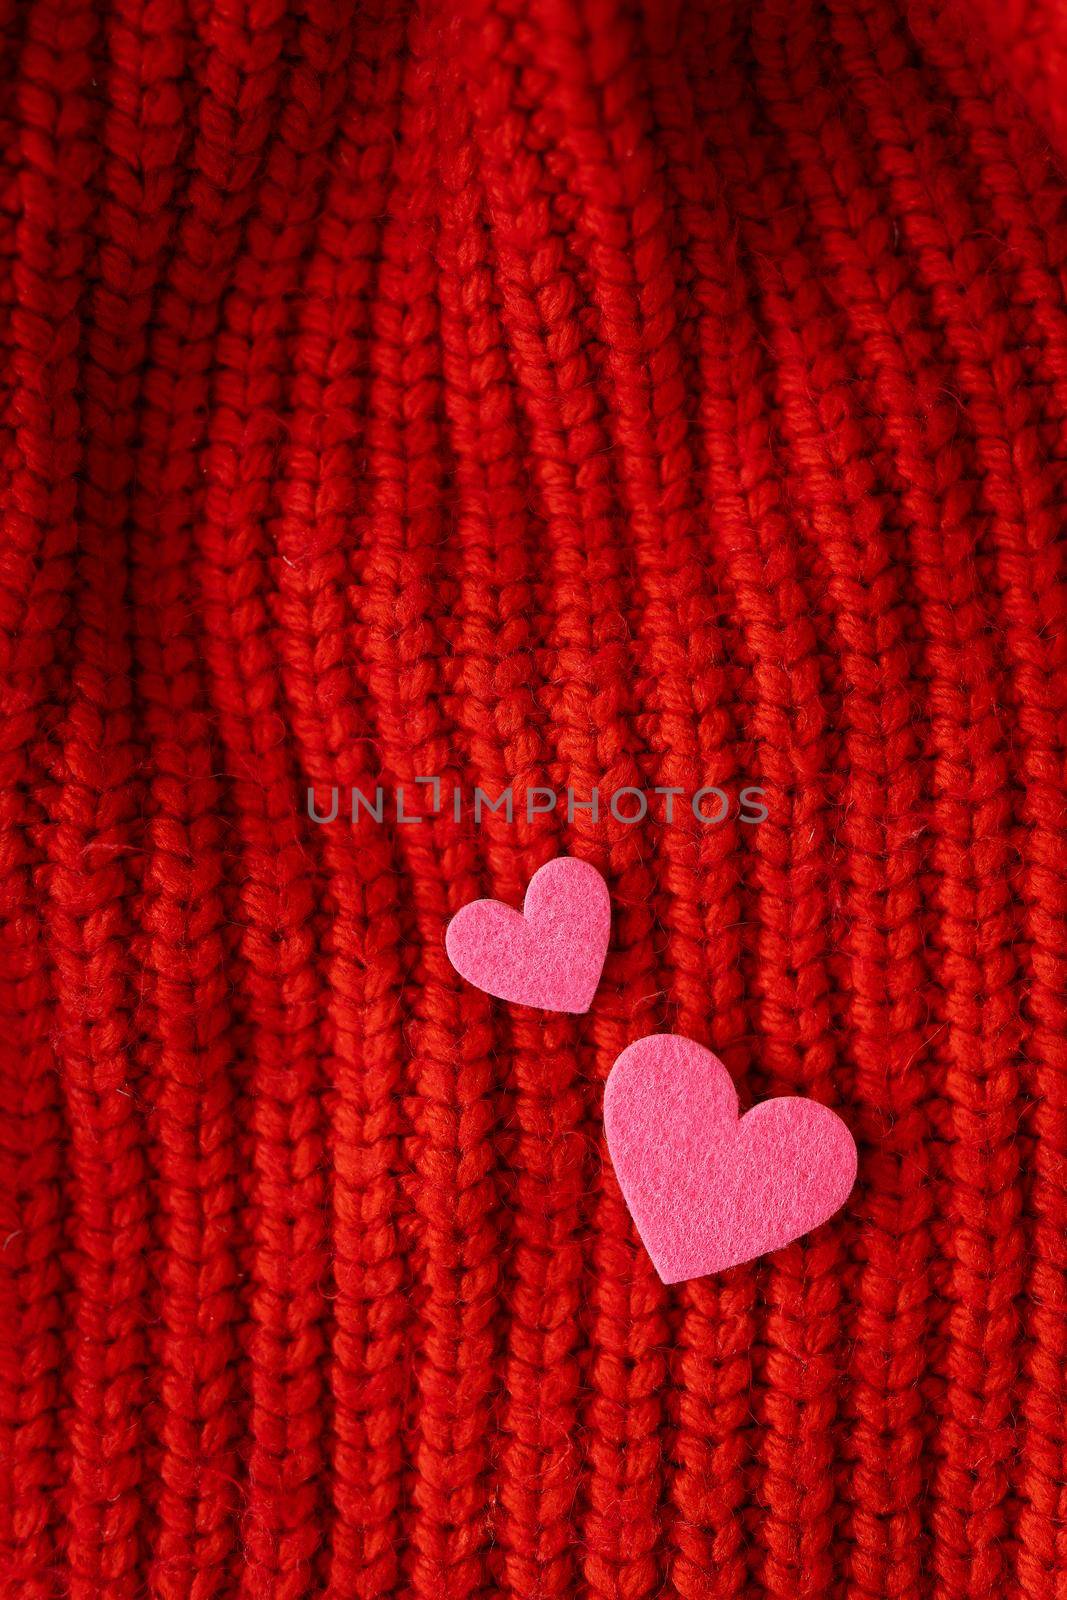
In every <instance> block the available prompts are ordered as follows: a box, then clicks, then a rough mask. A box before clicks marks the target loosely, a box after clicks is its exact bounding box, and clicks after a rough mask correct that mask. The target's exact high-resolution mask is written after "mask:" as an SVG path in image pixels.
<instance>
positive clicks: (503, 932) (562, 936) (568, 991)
mask: <svg viewBox="0 0 1067 1600" xmlns="http://www.w3.org/2000/svg"><path fill="white" fill-rule="evenodd" d="M610 933H611V900H610V898H609V896H608V886H607V884H606V883H605V882H604V880H603V878H602V877H601V876H600V873H599V872H598V871H597V869H596V868H595V867H594V866H592V865H591V864H590V863H589V862H588V861H579V860H578V858H577V857H576V856H557V857H556V859H555V860H554V861H548V862H546V863H545V865H544V866H543V867H541V868H540V869H539V870H538V871H537V872H535V873H534V875H533V877H532V878H531V879H530V882H529V886H528V887H527V890H526V898H525V900H524V901H523V906H522V910H521V911H516V910H515V908H514V906H506V905H504V904H503V902H502V901H500V900H472V901H471V902H470V904H469V905H466V906H463V907H462V909H461V910H459V911H457V912H456V914H455V916H454V917H453V918H452V921H451V922H450V923H449V924H448V928H447V930H446V932H445V949H446V950H447V951H448V959H449V960H450V961H451V963H452V965H453V966H454V967H455V969H456V971H457V972H458V973H459V974H460V976H461V977H463V978H466V979H467V981H468V983H473V984H474V985H475V987H476V988H478V989H484V990H485V992H486V993H487V994H492V995H496V997H497V999H498V1000H515V1001H518V1003H519V1004H520V1005H524V1006H537V1007H539V1008H540V1009H541V1010H542V1011H573V1012H576V1013H581V1012H583V1011H588V1010H589V1007H590V1005H591V1004H592V1000H593V995H594V994H595V993H596V986H597V984H598V983H599V982H600V974H601V972H602V970H603V967H604V957H605V956H606V955H607V950H608V938H609V936H610Z"/></svg>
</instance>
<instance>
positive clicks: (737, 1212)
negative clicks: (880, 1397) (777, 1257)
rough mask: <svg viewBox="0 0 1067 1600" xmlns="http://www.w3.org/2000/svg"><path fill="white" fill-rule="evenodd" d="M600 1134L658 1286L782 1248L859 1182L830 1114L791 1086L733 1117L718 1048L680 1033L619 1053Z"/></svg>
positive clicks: (843, 1131)
mask: <svg viewBox="0 0 1067 1600" xmlns="http://www.w3.org/2000/svg"><path fill="white" fill-rule="evenodd" d="M604 1131H605V1133H606V1135H607V1141H608V1149H609V1151H610V1152H611V1159H612V1162H613V1164H614V1167H615V1174H616V1176H617V1178H618V1180H619V1186H620V1188H621V1189H622V1192H623V1195H624V1196H625V1199H626V1204H627V1205H628V1206H629V1208H630V1214H631V1216H632V1217H633V1219H634V1222H635V1223H636V1225H637V1231H638V1233H639V1234H640V1235H641V1239H642V1242H643V1243H644V1246H645V1249H646V1250H647V1251H648V1253H649V1255H650V1256H651V1257H652V1263H653V1265H654V1266H655V1268H656V1271H657V1272H658V1273H659V1275H660V1277H661V1278H662V1280H663V1282H664V1283H682V1282H684V1281H685V1280H686V1279H688V1278H702V1277H704V1276H706V1274H707V1273H709V1272H721V1271H723V1270H724V1269H725V1268H726V1267H734V1266H737V1265H738V1264H739V1263H740V1262H742V1261H751V1260H752V1259H753V1258H754V1257H755V1256H760V1255H764V1254H765V1253H766V1252H767V1251H768V1250H778V1249H781V1247H782V1246H783V1245H786V1244H790V1243H791V1242H792V1241H793V1240H794V1239H797V1238H799V1237H800V1235H801V1234H803V1233H807V1232H808V1231H809V1230H810V1229H811V1228H815V1227H817V1226H818V1225H819V1223H821V1222H825V1221H826V1219H827V1217H830V1216H832V1215H833V1213H834V1212H835V1211H836V1210H837V1209H838V1208H839V1207H840V1206H842V1205H843V1204H844V1202H845V1200H846V1199H847V1198H848V1195H849V1192H850V1191H851V1189H852V1185H853V1184H854V1182H855V1181H856V1144H855V1141H854V1139H853V1137H852V1135H851V1133H850V1132H849V1130H848V1128H847V1127H846V1126H845V1124H844V1123H843V1122H842V1121H841V1118H840V1117H839V1116H838V1115H837V1114H836V1112H833V1111H831V1110H830V1108H829V1107H828V1106H824V1105H820V1104H819V1103H818V1101H815V1100H805V1099H803V1098H802V1097H800V1096H798V1095H794V1096H788V1097H784V1098H781V1099H777V1100H764V1101H762V1102H761V1103H760V1104H759V1105H757V1106H753V1108H752V1110H751V1111H747V1112H746V1113H745V1115H744V1116H743V1117H739V1116H738V1105H737V1091H736V1089H735V1088H734V1085H733V1079H732V1078H731V1077H730V1074H729V1073H728V1072H727V1070H726V1068H725V1067H724V1066H723V1064H722V1062H721V1061H720V1060H719V1058H718V1056H716V1055H713V1054H712V1052H711V1051H710V1050H705V1048H704V1046H703V1045H699V1044H697V1043H696V1042H695V1041H694V1040H692V1039H686V1038H683V1037H682V1036H681V1035H679V1034H672V1033H667V1034H652V1035H649V1037H647V1038H645V1039H638V1040H637V1042H636V1044H632V1045H629V1046H628V1047H627V1049H625V1050H624V1051H623V1052H622V1054H621V1055H620V1056H619V1057H618V1059H617V1060H616V1062H615V1065H614V1066H613V1067H612V1069H611V1072H610V1074H609V1076H608V1081H607V1084H606V1085H605V1089H604Z"/></svg>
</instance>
